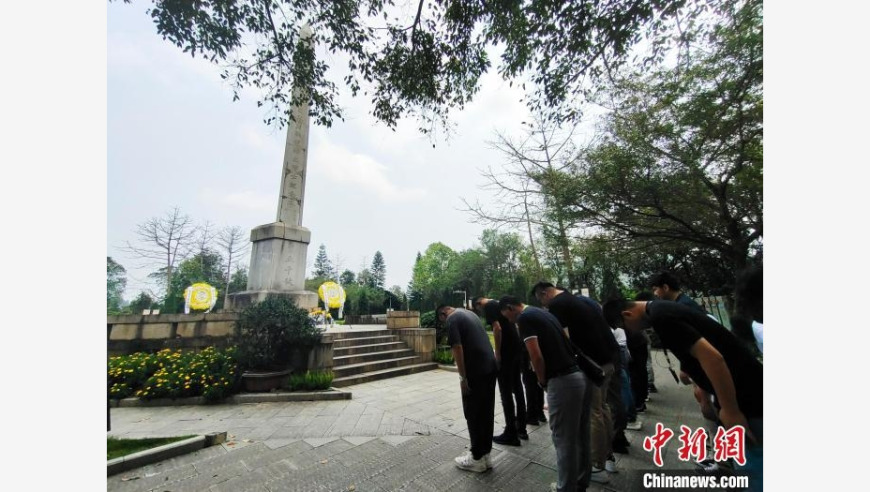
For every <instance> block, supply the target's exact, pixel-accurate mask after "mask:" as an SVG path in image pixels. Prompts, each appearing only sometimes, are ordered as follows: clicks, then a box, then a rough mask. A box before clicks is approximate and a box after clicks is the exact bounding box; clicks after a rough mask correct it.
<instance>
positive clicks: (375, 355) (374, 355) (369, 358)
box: [332, 343, 416, 367]
mask: <svg viewBox="0 0 870 492" xmlns="http://www.w3.org/2000/svg"><path fill="white" fill-rule="evenodd" d="M399 357H416V356H415V355H414V351H413V350H411V349H409V348H408V347H407V346H406V345H405V344H404V343H403V344H402V346H400V348H398V349H395V350H384V351H381V352H367V353H364V354H350V355H341V356H338V357H336V356H334V355H333V357H332V360H333V362H334V363H335V367H347V366H350V365H354V364H363V363H366V362H376V361H382V360H389V359H396V358H399Z"/></svg>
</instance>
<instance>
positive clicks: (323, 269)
mask: <svg viewBox="0 0 870 492" xmlns="http://www.w3.org/2000/svg"><path fill="white" fill-rule="evenodd" d="M313 274H314V276H315V277H317V278H323V279H327V278H332V277H333V271H332V262H331V261H329V256H327V255H326V246H324V245H323V244H321V245H320V248H319V249H318V250H317V256H316V257H314V272H313Z"/></svg>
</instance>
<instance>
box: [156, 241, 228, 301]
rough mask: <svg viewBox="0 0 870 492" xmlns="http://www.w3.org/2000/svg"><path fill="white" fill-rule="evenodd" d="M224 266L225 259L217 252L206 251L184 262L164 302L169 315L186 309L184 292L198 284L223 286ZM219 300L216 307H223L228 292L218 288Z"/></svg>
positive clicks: (179, 266)
mask: <svg viewBox="0 0 870 492" xmlns="http://www.w3.org/2000/svg"><path fill="white" fill-rule="evenodd" d="M223 279H224V265H223V258H221V255H220V254H219V253H217V252H214V251H211V250H208V249H207V250H206V251H205V252H204V253H197V254H195V255H193V256H192V257H190V258H188V259H186V260H184V261H182V262H181V263H179V265H178V269H177V270H176V272H175V273H174V274H173V276H172V283H171V285H170V289H169V295H168V296H167V299H166V301H164V304H163V309H164V310H165V311H166V312H167V313H177V312H180V311H181V310H182V308H183V307H184V290H185V289H186V288H187V287H189V286H190V285H192V284H194V283H197V282H205V283H207V284H209V285H211V286H213V287H215V288H217V286H223ZM217 290H218V299H217V303H216V305H218V306H223V305H224V304H223V300H224V298H225V297H226V294H227V293H226V291H224V290H223V289H220V288H217Z"/></svg>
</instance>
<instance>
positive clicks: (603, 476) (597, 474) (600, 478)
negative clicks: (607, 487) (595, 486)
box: [589, 465, 610, 483]
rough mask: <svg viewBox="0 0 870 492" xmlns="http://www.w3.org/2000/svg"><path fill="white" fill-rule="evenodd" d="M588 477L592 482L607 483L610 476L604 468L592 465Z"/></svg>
mask: <svg viewBox="0 0 870 492" xmlns="http://www.w3.org/2000/svg"><path fill="white" fill-rule="evenodd" d="M589 479H590V480H592V481H593V482H598V483H608V482H610V477H608V476H607V472H606V471H605V470H604V468H598V467H597V466H594V465H593V466H592V473H591V474H590V476H589Z"/></svg>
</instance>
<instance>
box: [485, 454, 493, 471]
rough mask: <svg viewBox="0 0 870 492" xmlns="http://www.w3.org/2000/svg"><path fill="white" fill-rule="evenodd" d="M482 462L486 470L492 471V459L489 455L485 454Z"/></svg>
mask: <svg viewBox="0 0 870 492" xmlns="http://www.w3.org/2000/svg"><path fill="white" fill-rule="evenodd" d="M483 461H484V463H486V469H487V470H491V469H492V457H491V456H490V455H489V453H486V454H485V455H483Z"/></svg>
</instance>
